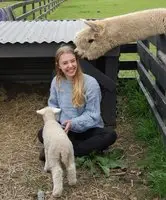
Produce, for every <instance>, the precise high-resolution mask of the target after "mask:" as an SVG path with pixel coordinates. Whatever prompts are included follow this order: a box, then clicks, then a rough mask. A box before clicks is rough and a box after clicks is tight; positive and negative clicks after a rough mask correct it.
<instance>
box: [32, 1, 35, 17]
mask: <svg viewBox="0 0 166 200" xmlns="http://www.w3.org/2000/svg"><path fill="white" fill-rule="evenodd" d="M34 9H35V3H34V2H33V3H32V10H34ZM34 19H35V12H33V20H34Z"/></svg>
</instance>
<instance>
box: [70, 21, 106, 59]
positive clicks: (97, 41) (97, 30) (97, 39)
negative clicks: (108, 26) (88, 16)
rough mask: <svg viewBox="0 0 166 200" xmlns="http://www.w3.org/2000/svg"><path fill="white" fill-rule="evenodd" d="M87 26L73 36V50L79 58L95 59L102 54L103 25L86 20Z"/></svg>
mask: <svg viewBox="0 0 166 200" xmlns="http://www.w3.org/2000/svg"><path fill="white" fill-rule="evenodd" d="M86 24H88V25H89V27H87V28H85V29H84V30H82V31H81V32H79V33H78V34H77V35H76V37H75V41H74V43H75V45H76V49H75V52H76V53H77V54H78V55H79V56H80V57H81V58H87V59H89V60H93V59H96V58H98V57H100V56H102V55H104V53H105V50H104V48H103V46H104V37H103V33H104V27H102V26H101V25H96V24H95V23H94V22H89V21H88V22H87V21H86Z"/></svg>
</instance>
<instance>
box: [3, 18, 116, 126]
mask: <svg viewBox="0 0 166 200" xmlns="http://www.w3.org/2000/svg"><path fill="white" fill-rule="evenodd" d="M84 26H85V25H84V23H83V22H82V21H80V20H58V21H32V22H28V21H24V22H23V21H6V22H0V63H1V65H0V82H1V83H5V82H8V83H16V82H17V83H31V84H32V83H33V84H35V83H37V84H40V83H50V82H51V80H52V78H53V75H54V68H55V65H54V55H55V52H56V49H57V48H58V47H59V46H60V45H61V44H62V43H66V44H69V43H70V44H73V40H74V37H75V34H76V33H77V32H78V31H79V30H81V29H82V28H83V27H84ZM119 53H120V50H119V48H116V49H114V50H112V51H110V52H107V53H106V54H105V55H104V56H102V57H101V58H99V59H97V60H93V61H88V60H82V59H80V63H81V66H82V68H83V71H84V72H85V73H87V74H89V75H91V76H93V77H95V78H96V79H97V81H98V82H99V84H100V86H101V89H102V97H103V98H102V105H101V109H102V116H103V120H104V122H105V125H106V126H115V125H116V81H117V73H118V60H119Z"/></svg>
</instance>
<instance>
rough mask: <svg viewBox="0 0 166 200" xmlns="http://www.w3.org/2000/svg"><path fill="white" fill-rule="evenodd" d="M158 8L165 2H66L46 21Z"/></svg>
mask: <svg viewBox="0 0 166 200" xmlns="http://www.w3.org/2000/svg"><path fill="white" fill-rule="evenodd" d="M159 7H166V2H165V0H158V1H156V0H150V2H149V1H145V0H139V1H130V0H116V1H115V0H92V1H90V0H67V1H65V2H64V3H62V4H61V5H60V7H59V8H57V10H56V11H55V12H53V13H52V14H51V15H49V16H48V19H51V20H54V19H80V18H84V19H92V18H105V17H112V16H115V15H121V14H125V13H128V12H132V11H138V10H144V9H149V8H159Z"/></svg>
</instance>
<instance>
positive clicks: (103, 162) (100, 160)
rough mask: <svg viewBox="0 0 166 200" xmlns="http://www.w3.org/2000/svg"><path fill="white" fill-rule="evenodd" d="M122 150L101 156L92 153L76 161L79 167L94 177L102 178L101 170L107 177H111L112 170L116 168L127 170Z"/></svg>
mask: <svg viewBox="0 0 166 200" xmlns="http://www.w3.org/2000/svg"><path fill="white" fill-rule="evenodd" d="M123 153H124V152H123V150H122V149H112V150H111V151H109V152H106V153H104V154H101V155H99V153H97V154H96V153H95V152H94V153H92V154H90V155H89V156H82V157H78V158H77V159H76V165H77V167H78V168H79V167H84V168H87V169H88V171H90V173H91V174H93V175H94V176H100V173H98V171H99V170H100V171H101V172H102V173H103V174H104V175H105V176H106V177H109V176H110V170H111V169H114V168H121V169H125V168H126V163H125V160H124V154H123Z"/></svg>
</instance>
